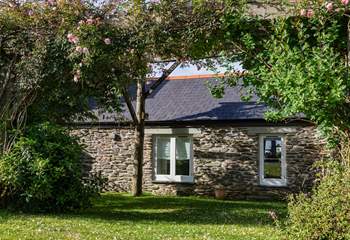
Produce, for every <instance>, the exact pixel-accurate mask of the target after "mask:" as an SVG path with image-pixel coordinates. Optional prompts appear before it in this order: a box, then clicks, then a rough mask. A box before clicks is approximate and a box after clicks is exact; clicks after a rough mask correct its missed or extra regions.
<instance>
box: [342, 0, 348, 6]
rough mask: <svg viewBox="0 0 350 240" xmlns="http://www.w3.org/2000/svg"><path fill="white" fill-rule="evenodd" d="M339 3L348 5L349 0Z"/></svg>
mask: <svg viewBox="0 0 350 240" xmlns="http://www.w3.org/2000/svg"><path fill="white" fill-rule="evenodd" d="M341 3H342V4H343V5H348V4H349V0H341Z"/></svg>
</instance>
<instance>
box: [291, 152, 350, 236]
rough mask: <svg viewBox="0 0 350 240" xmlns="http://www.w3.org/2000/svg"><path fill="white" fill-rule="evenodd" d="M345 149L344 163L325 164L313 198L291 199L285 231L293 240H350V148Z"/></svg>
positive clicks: (304, 196)
mask: <svg viewBox="0 0 350 240" xmlns="http://www.w3.org/2000/svg"><path fill="white" fill-rule="evenodd" d="M343 149H344V148H343ZM345 149H347V151H345V154H342V161H328V162H325V163H323V164H322V168H321V173H322V175H320V176H319V177H318V180H319V183H318V184H317V186H315V187H314V189H313V191H312V193H311V194H310V195H309V196H307V195H305V194H300V195H298V196H296V197H292V198H291V200H290V202H289V205H288V210H289V217H288V220H287V222H286V229H285V230H286V235H287V236H288V238H289V239H298V240H303V239H305V240H313V239H315V240H316V239H317V240H322V239H327V240H333V239H350V169H349V164H348V163H349V159H350V154H349V150H350V148H349V146H347V147H346V148H345ZM343 153H344V151H343Z"/></svg>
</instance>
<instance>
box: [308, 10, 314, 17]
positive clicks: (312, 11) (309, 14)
mask: <svg viewBox="0 0 350 240" xmlns="http://www.w3.org/2000/svg"><path fill="white" fill-rule="evenodd" d="M313 16H314V10H312V9H308V10H307V12H306V17H308V18H312V17H313Z"/></svg>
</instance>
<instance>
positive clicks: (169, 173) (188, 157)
mask: <svg viewBox="0 0 350 240" xmlns="http://www.w3.org/2000/svg"><path fill="white" fill-rule="evenodd" d="M154 164H155V180H156V181H169V182H193V176H192V138H191V137H190V136H169V135H162V136H155V137H154Z"/></svg>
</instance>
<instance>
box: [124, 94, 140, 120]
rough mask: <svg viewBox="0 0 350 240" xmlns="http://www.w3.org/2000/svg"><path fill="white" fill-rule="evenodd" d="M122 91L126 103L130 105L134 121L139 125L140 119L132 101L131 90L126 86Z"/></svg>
mask: <svg viewBox="0 0 350 240" xmlns="http://www.w3.org/2000/svg"><path fill="white" fill-rule="evenodd" d="M122 93H123V97H124V100H125V103H126V105H127V106H128V109H129V113H130V115H131V118H132V121H133V122H134V124H135V125H137V124H138V119H137V116H136V112H135V109H134V106H133V105H132V103H131V98H130V95H129V92H128V90H127V89H126V88H124V89H123V91H122Z"/></svg>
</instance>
